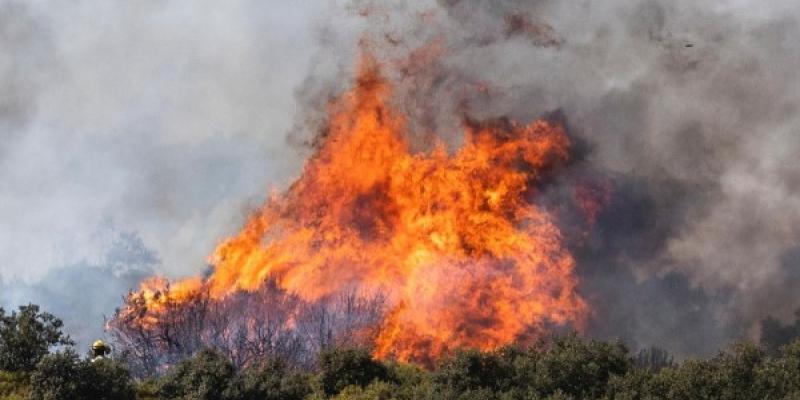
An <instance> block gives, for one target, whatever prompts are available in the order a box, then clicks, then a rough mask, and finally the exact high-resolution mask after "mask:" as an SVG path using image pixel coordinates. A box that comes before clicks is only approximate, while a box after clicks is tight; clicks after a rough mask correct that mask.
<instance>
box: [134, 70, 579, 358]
mask: <svg viewBox="0 0 800 400" xmlns="http://www.w3.org/2000/svg"><path fill="white" fill-rule="evenodd" d="M392 93H393V85H392V82H391V81H390V80H389V79H388V78H386V77H385V76H384V75H382V71H381V65H380V64H379V62H378V61H376V60H375V59H374V58H373V57H371V56H369V55H365V56H362V59H361V60H360V63H359V69H358V76H357V79H356V82H355V86H354V88H353V89H352V90H351V91H350V92H348V93H346V94H344V95H342V96H341V97H340V98H338V99H337V100H335V101H333V102H332V103H331V104H330V106H329V107H330V109H329V113H330V120H329V124H328V129H327V134H326V136H325V137H324V138H323V141H322V142H321V145H320V146H319V148H318V150H317V152H316V154H315V155H314V156H313V157H312V158H311V159H310V160H309V161H308V162H307V164H306V166H305V168H304V170H303V172H302V175H301V176H300V177H299V179H298V180H297V181H296V182H294V184H293V185H292V186H291V187H289V188H288V189H287V190H286V191H285V192H284V193H282V194H278V195H273V196H272V197H271V198H270V199H269V200H268V201H267V202H266V204H265V205H264V206H263V207H262V208H261V209H260V210H258V211H257V212H256V213H255V214H254V215H252V216H251V218H250V219H249V221H248V222H247V223H246V225H245V227H244V228H243V230H242V231H241V232H240V233H239V234H238V235H237V236H235V237H232V238H230V239H227V240H225V241H224V242H222V243H221V244H220V245H219V246H218V248H217V249H216V250H215V251H214V253H213V254H212V256H211V257H210V261H211V263H212V265H213V266H214V270H213V272H212V274H211V275H210V276H209V277H208V278H207V279H204V280H200V279H192V280H188V281H185V282H178V283H175V284H172V285H171V287H170V288H169V289H167V283H166V282H164V281H159V280H154V281H149V282H146V283H145V284H144V285H143V287H142V291H141V292H140V293H139V294H138V296H142V298H143V299H144V300H145V301H146V302H147V304H148V306H149V307H150V308H151V309H153V310H156V311H157V310H158V308H159V304H160V303H159V302H160V301H161V300H159V299H163V298H165V296H169V299H170V300H171V301H178V302H180V301H181V300H183V299H190V298H191V296H190V295H189V294H190V293H191V292H193V291H199V290H206V291H208V294H209V296H210V297H211V298H212V299H216V300H221V299H224V298H226V297H228V296H231V295H233V294H235V293H237V292H242V291H245V292H247V291H255V290H257V289H258V288H259V287H260V286H261V285H262V284H263V283H264V282H266V281H268V280H272V281H274V282H276V283H277V284H278V285H279V286H280V287H281V288H282V289H284V290H286V291H287V292H289V293H293V294H296V295H297V296H299V297H300V298H301V299H303V300H305V301H309V302H313V301H316V300H318V299H322V298H325V297H326V296H331V295H336V294H337V293H342V292H344V291H347V290H352V289H353V288H357V289H358V290H361V291H369V292H380V293H383V294H384V295H385V297H386V299H387V304H388V310H387V312H386V314H385V315H384V317H383V322H382V323H381V324H380V326H379V327H378V332H377V334H376V335H375V339H374V354H375V356H376V357H379V358H397V359H399V360H403V361H418V362H429V361H431V360H435V359H436V358H438V357H439V356H441V355H443V354H446V353H447V352H449V351H451V350H452V349H454V348H458V347H474V348H478V349H483V350H487V349H493V348H496V347H498V346H502V345H504V344H509V343H512V342H514V341H520V340H526V339H530V338H534V337H537V336H539V335H541V334H542V333H543V332H546V330H547V329H548V328H549V327H551V326H553V325H570V326H573V327H580V326H581V325H582V324H583V323H584V322H585V319H586V316H587V314H588V307H587V305H586V304H585V302H584V301H583V300H582V299H581V297H580V296H579V295H578V294H577V293H576V288H577V284H578V283H577V278H576V276H575V272H574V260H573V258H572V257H571V255H570V254H569V252H568V251H567V249H566V248H565V246H564V244H563V243H562V242H563V241H562V237H561V233H560V231H559V229H558V227H557V226H556V224H555V221H554V219H553V217H552V216H551V215H550V214H549V213H548V212H547V210H545V209H543V208H541V207H539V206H537V205H536V204H535V203H534V202H533V201H532V199H535V198H536V195H537V189H536V186H535V184H536V182H537V180H538V179H539V178H540V177H541V175H542V173H543V171H546V170H548V169H550V168H553V167H555V166H557V165H558V164H559V163H563V162H564V161H566V160H567V158H568V156H569V149H570V142H569V140H568V137H567V135H566V134H565V132H564V130H563V129H562V127H561V126H559V125H557V124H554V123H551V122H547V121H542V120H540V121H535V122H532V123H530V124H520V123H517V122H512V121H508V120H503V119H501V120H493V121H488V122H475V121H467V122H465V123H464V128H463V129H464V133H463V134H464V142H463V145H462V146H461V147H460V149H458V150H457V151H454V152H452V153H448V151H447V150H446V148H445V145H444V143H434V144H433V145H432V146H431V147H430V150H428V151H426V152H422V153H420V152H412V151H411V144H410V143H409V139H408V138H407V134H406V128H405V127H406V122H407V121H406V120H405V119H404V116H403V115H401V114H399V113H398V112H396V111H395V110H394V109H393V108H392V105H391V101H390V99H391V96H392ZM165 292H166V293H168V294H163V293H165ZM155 315H156V317H157V315H158V314H157V312H156V313H155Z"/></svg>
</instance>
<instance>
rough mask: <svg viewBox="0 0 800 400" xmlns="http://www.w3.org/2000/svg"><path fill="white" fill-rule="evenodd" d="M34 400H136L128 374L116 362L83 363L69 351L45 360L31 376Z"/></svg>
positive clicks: (47, 357)
mask: <svg viewBox="0 0 800 400" xmlns="http://www.w3.org/2000/svg"><path fill="white" fill-rule="evenodd" d="M30 398H31V400H81V399H93V400H133V399H134V398H135V389H134V386H133V384H132V382H131V380H130V375H129V374H128V371H127V370H126V369H125V368H124V367H122V366H121V365H120V364H119V363H117V362H115V361H113V360H101V361H98V362H95V363H92V362H89V361H87V360H80V359H79V358H78V355H77V354H76V353H75V352H74V351H72V350H71V349H68V350H66V351H63V352H58V353H55V354H51V355H47V356H45V357H43V358H42V360H41V361H40V362H39V364H38V365H37V366H36V370H35V371H34V372H33V374H32V375H31V393H30Z"/></svg>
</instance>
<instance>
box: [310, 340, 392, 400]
mask: <svg viewBox="0 0 800 400" xmlns="http://www.w3.org/2000/svg"><path fill="white" fill-rule="evenodd" d="M319 367H320V381H321V383H322V389H323V391H324V393H325V394H326V395H328V396H330V395H334V394H337V393H339V392H341V391H342V389H344V388H346V387H348V386H351V385H355V386H360V387H365V386H367V385H369V384H370V383H371V382H372V381H374V380H386V378H387V377H388V373H387V369H386V367H385V366H384V365H383V364H381V363H380V362H377V361H375V360H373V359H372V355H371V354H370V353H369V352H368V351H367V350H366V349H330V350H326V351H324V352H322V353H321V354H320V356H319Z"/></svg>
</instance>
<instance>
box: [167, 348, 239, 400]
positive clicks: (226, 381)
mask: <svg viewBox="0 0 800 400" xmlns="http://www.w3.org/2000/svg"><path fill="white" fill-rule="evenodd" d="M235 377H236V369H235V368H234V366H233V364H231V362H230V361H229V360H228V359H227V358H226V357H225V356H224V355H223V354H222V353H220V352H218V351H215V350H210V349H205V350H201V351H199V352H198V353H197V354H195V355H194V356H193V357H191V358H188V359H186V360H183V361H181V362H180V363H178V364H177V365H175V366H174V367H172V368H171V369H170V370H169V372H167V374H166V375H164V376H163V377H162V378H161V379H160V380H159V385H158V390H157V394H158V396H159V398H163V399H193V400H222V399H225V398H226V397H225V393H226V391H227V390H230V388H231V386H232V384H233V382H234V379H235Z"/></svg>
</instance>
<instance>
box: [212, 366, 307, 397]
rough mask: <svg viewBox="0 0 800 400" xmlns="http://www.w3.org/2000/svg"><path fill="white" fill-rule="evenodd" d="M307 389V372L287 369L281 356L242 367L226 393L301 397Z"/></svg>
mask: <svg viewBox="0 0 800 400" xmlns="http://www.w3.org/2000/svg"><path fill="white" fill-rule="evenodd" d="M309 393H311V387H310V385H309V378H308V377H307V376H306V375H303V374H298V373H293V372H291V371H289V369H288V367H287V365H286V362H284V361H283V360H281V359H270V360H265V361H262V362H260V363H257V364H254V365H251V366H249V367H247V368H245V369H244V370H243V371H242V372H241V373H240V374H239V376H238V378H237V380H236V383H235V384H234V385H233V386H232V387H231V388H230V389H229V390H228V392H227V394H226V396H227V397H228V398H230V399H237V400H302V399H303V398H305V397H306V395H308V394H309Z"/></svg>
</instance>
